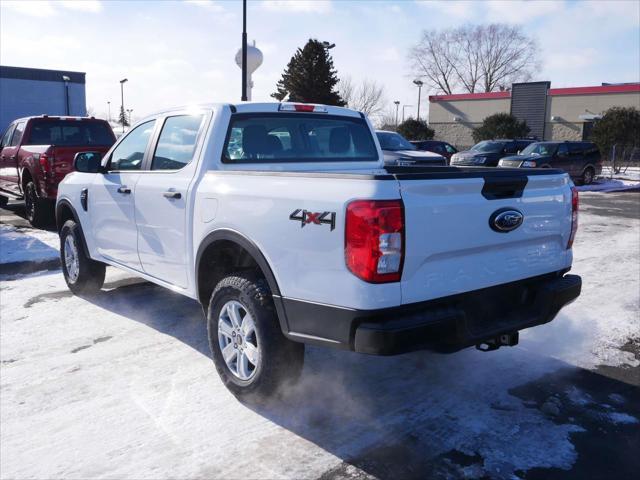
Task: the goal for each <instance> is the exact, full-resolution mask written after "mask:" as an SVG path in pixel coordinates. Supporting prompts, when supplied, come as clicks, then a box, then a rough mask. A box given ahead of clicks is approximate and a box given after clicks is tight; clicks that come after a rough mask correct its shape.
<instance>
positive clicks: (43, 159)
mask: <svg viewBox="0 0 640 480" xmlns="http://www.w3.org/2000/svg"><path fill="white" fill-rule="evenodd" d="M39 162H40V168H42V172H43V173H50V172H51V164H52V163H53V157H50V156H48V155H47V154H46V153H41V154H40V158H39Z"/></svg>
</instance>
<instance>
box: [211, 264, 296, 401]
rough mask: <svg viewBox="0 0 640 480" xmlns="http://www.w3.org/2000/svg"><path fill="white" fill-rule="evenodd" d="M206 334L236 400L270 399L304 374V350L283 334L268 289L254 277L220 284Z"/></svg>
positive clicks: (232, 278) (240, 276)
mask: <svg viewBox="0 0 640 480" xmlns="http://www.w3.org/2000/svg"><path fill="white" fill-rule="evenodd" d="M207 329H208V332H209V346H210V347H211V352H212V354H213V361H214V364H215V366H216V370H217V371H218V374H219V375H220V378H221V379H222V382H223V383H224V384H225V386H226V387H227V388H228V389H229V390H230V391H231V393H233V394H234V395H235V396H236V397H238V398H242V399H244V400H249V401H252V400H254V401H259V400H261V399H264V398H268V397H270V396H271V395H273V394H274V393H276V392H277V391H278V390H279V389H281V388H282V387H283V386H284V385H286V384H288V383H293V382H295V381H296V380H297V378H298V377H299V375H300V372H301V371H302V366H303V363H304V345H303V344H301V343H295V342H292V341H290V340H287V339H286V338H285V336H284V335H283V334H282V331H281V330H280V325H279V323H278V317H277V314H276V312H275V308H274V305H273V299H272V297H271V292H270V290H269V287H268V286H267V283H266V281H265V280H264V279H263V278H260V277H258V276H256V275H254V274H248V273H244V272H243V273H238V274H234V275H231V276H228V277H226V278H224V279H222V280H221V281H220V283H218V285H217V286H216V287H215V289H214V291H213V294H212V295H211V301H210V302H209V309H208V312H207Z"/></svg>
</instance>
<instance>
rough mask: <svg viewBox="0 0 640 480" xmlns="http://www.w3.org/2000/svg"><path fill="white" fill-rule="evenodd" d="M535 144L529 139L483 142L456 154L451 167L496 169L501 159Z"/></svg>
mask: <svg viewBox="0 0 640 480" xmlns="http://www.w3.org/2000/svg"><path fill="white" fill-rule="evenodd" d="M533 142H535V140H529V139H500V140H483V141H482V142H479V143H476V144H475V145H474V146H473V147H471V149H469V150H466V151H464V152H458V153H456V154H454V155H453V156H452V157H451V165H460V166H462V165H467V166H473V165H478V166H483V167H497V166H498V161H500V159H501V158H503V157H506V156H509V155H515V154H517V153H518V152H519V151H521V150H524V149H525V147H527V146H528V145H530V144H531V143H533Z"/></svg>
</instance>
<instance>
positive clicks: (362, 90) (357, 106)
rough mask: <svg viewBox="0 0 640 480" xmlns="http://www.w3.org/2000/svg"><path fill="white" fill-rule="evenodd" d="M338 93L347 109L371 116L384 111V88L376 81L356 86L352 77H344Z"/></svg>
mask: <svg viewBox="0 0 640 480" xmlns="http://www.w3.org/2000/svg"><path fill="white" fill-rule="evenodd" d="M338 92H339V93H340V96H341V97H342V99H343V100H344V101H345V102H346V105H347V107H349V108H352V109H354V110H358V111H360V112H362V113H365V114H366V115H369V116H376V115H378V114H380V113H381V112H382V110H384V107H385V105H384V87H383V86H381V85H378V84H377V83H376V82H375V81H369V80H364V81H363V82H362V83H360V84H359V85H356V84H354V82H353V81H352V80H351V77H348V76H347V77H343V78H342V79H341V80H340V83H339V84H338Z"/></svg>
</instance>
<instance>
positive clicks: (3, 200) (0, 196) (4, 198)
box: [0, 195, 9, 208]
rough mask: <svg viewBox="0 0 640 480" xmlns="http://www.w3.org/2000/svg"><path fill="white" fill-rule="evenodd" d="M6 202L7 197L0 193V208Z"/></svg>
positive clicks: (7, 201) (5, 204)
mask: <svg viewBox="0 0 640 480" xmlns="http://www.w3.org/2000/svg"><path fill="white" fill-rule="evenodd" d="M7 203H9V199H8V198H7V197H3V196H2V195H0V208H2V207H6V206H7Z"/></svg>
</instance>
